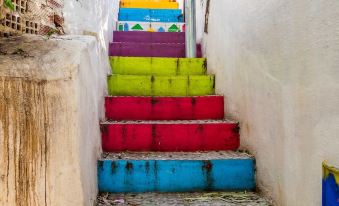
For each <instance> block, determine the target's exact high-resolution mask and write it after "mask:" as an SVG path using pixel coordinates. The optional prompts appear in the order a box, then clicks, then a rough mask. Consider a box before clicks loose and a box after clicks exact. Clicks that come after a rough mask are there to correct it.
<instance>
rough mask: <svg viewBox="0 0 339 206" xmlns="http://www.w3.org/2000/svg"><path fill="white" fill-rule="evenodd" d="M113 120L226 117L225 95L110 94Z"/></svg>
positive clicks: (108, 110)
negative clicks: (144, 95) (122, 95)
mask: <svg viewBox="0 0 339 206" xmlns="http://www.w3.org/2000/svg"><path fill="white" fill-rule="evenodd" d="M105 107H106V117H107V119H109V120H197V119H201V120H206V119H223V118H224V98H223V96H202V97H106V99H105Z"/></svg>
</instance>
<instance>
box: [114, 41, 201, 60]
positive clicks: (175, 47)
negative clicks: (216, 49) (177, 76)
mask: <svg viewBox="0 0 339 206" xmlns="http://www.w3.org/2000/svg"><path fill="white" fill-rule="evenodd" d="M109 55H110V56H130V57H178V58H184V57H186V55H185V44H172V43H171V44H163V43H135V42H113V43H111V44H110V48H109ZM197 57H202V53H201V46H200V45H197Z"/></svg>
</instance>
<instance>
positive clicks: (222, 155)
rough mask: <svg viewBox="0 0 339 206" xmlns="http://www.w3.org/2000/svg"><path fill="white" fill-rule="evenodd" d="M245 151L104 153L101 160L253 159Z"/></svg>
mask: <svg viewBox="0 0 339 206" xmlns="http://www.w3.org/2000/svg"><path fill="white" fill-rule="evenodd" d="M253 158H254V157H253V156H252V155H250V154H248V153H245V152H239V151H237V152H234V151H210V152H119V153H104V154H103V155H102V158H101V160H160V161H161V160H225V159H253Z"/></svg>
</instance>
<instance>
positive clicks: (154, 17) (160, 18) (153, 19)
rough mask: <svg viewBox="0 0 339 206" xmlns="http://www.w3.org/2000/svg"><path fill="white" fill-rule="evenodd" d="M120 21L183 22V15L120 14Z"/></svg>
mask: <svg viewBox="0 0 339 206" xmlns="http://www.w3.org/2000/svg"><path fill="white" fill-rule="evenodd" d="M119 21H141V22H183V17H182V16H173V15H161V16H160V15H145V16H144V15H133V16H131V15H119Z"/></svg>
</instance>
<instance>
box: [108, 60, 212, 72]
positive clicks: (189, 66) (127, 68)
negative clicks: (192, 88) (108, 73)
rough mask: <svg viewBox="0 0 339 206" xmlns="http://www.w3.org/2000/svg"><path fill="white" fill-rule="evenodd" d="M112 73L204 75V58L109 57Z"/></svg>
mask: <svg viewBox="0 0 339 206" xmlns="http://www.w3.org/2000/svg"><path fill="white" fill-rule="evenodd" d="M110 63H111V67H112V73H113V74H124V75H159V76H166V75H167V76H171V75H204V74H206V59H204V58H149V57H111V58H110Z"/></svg>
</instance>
